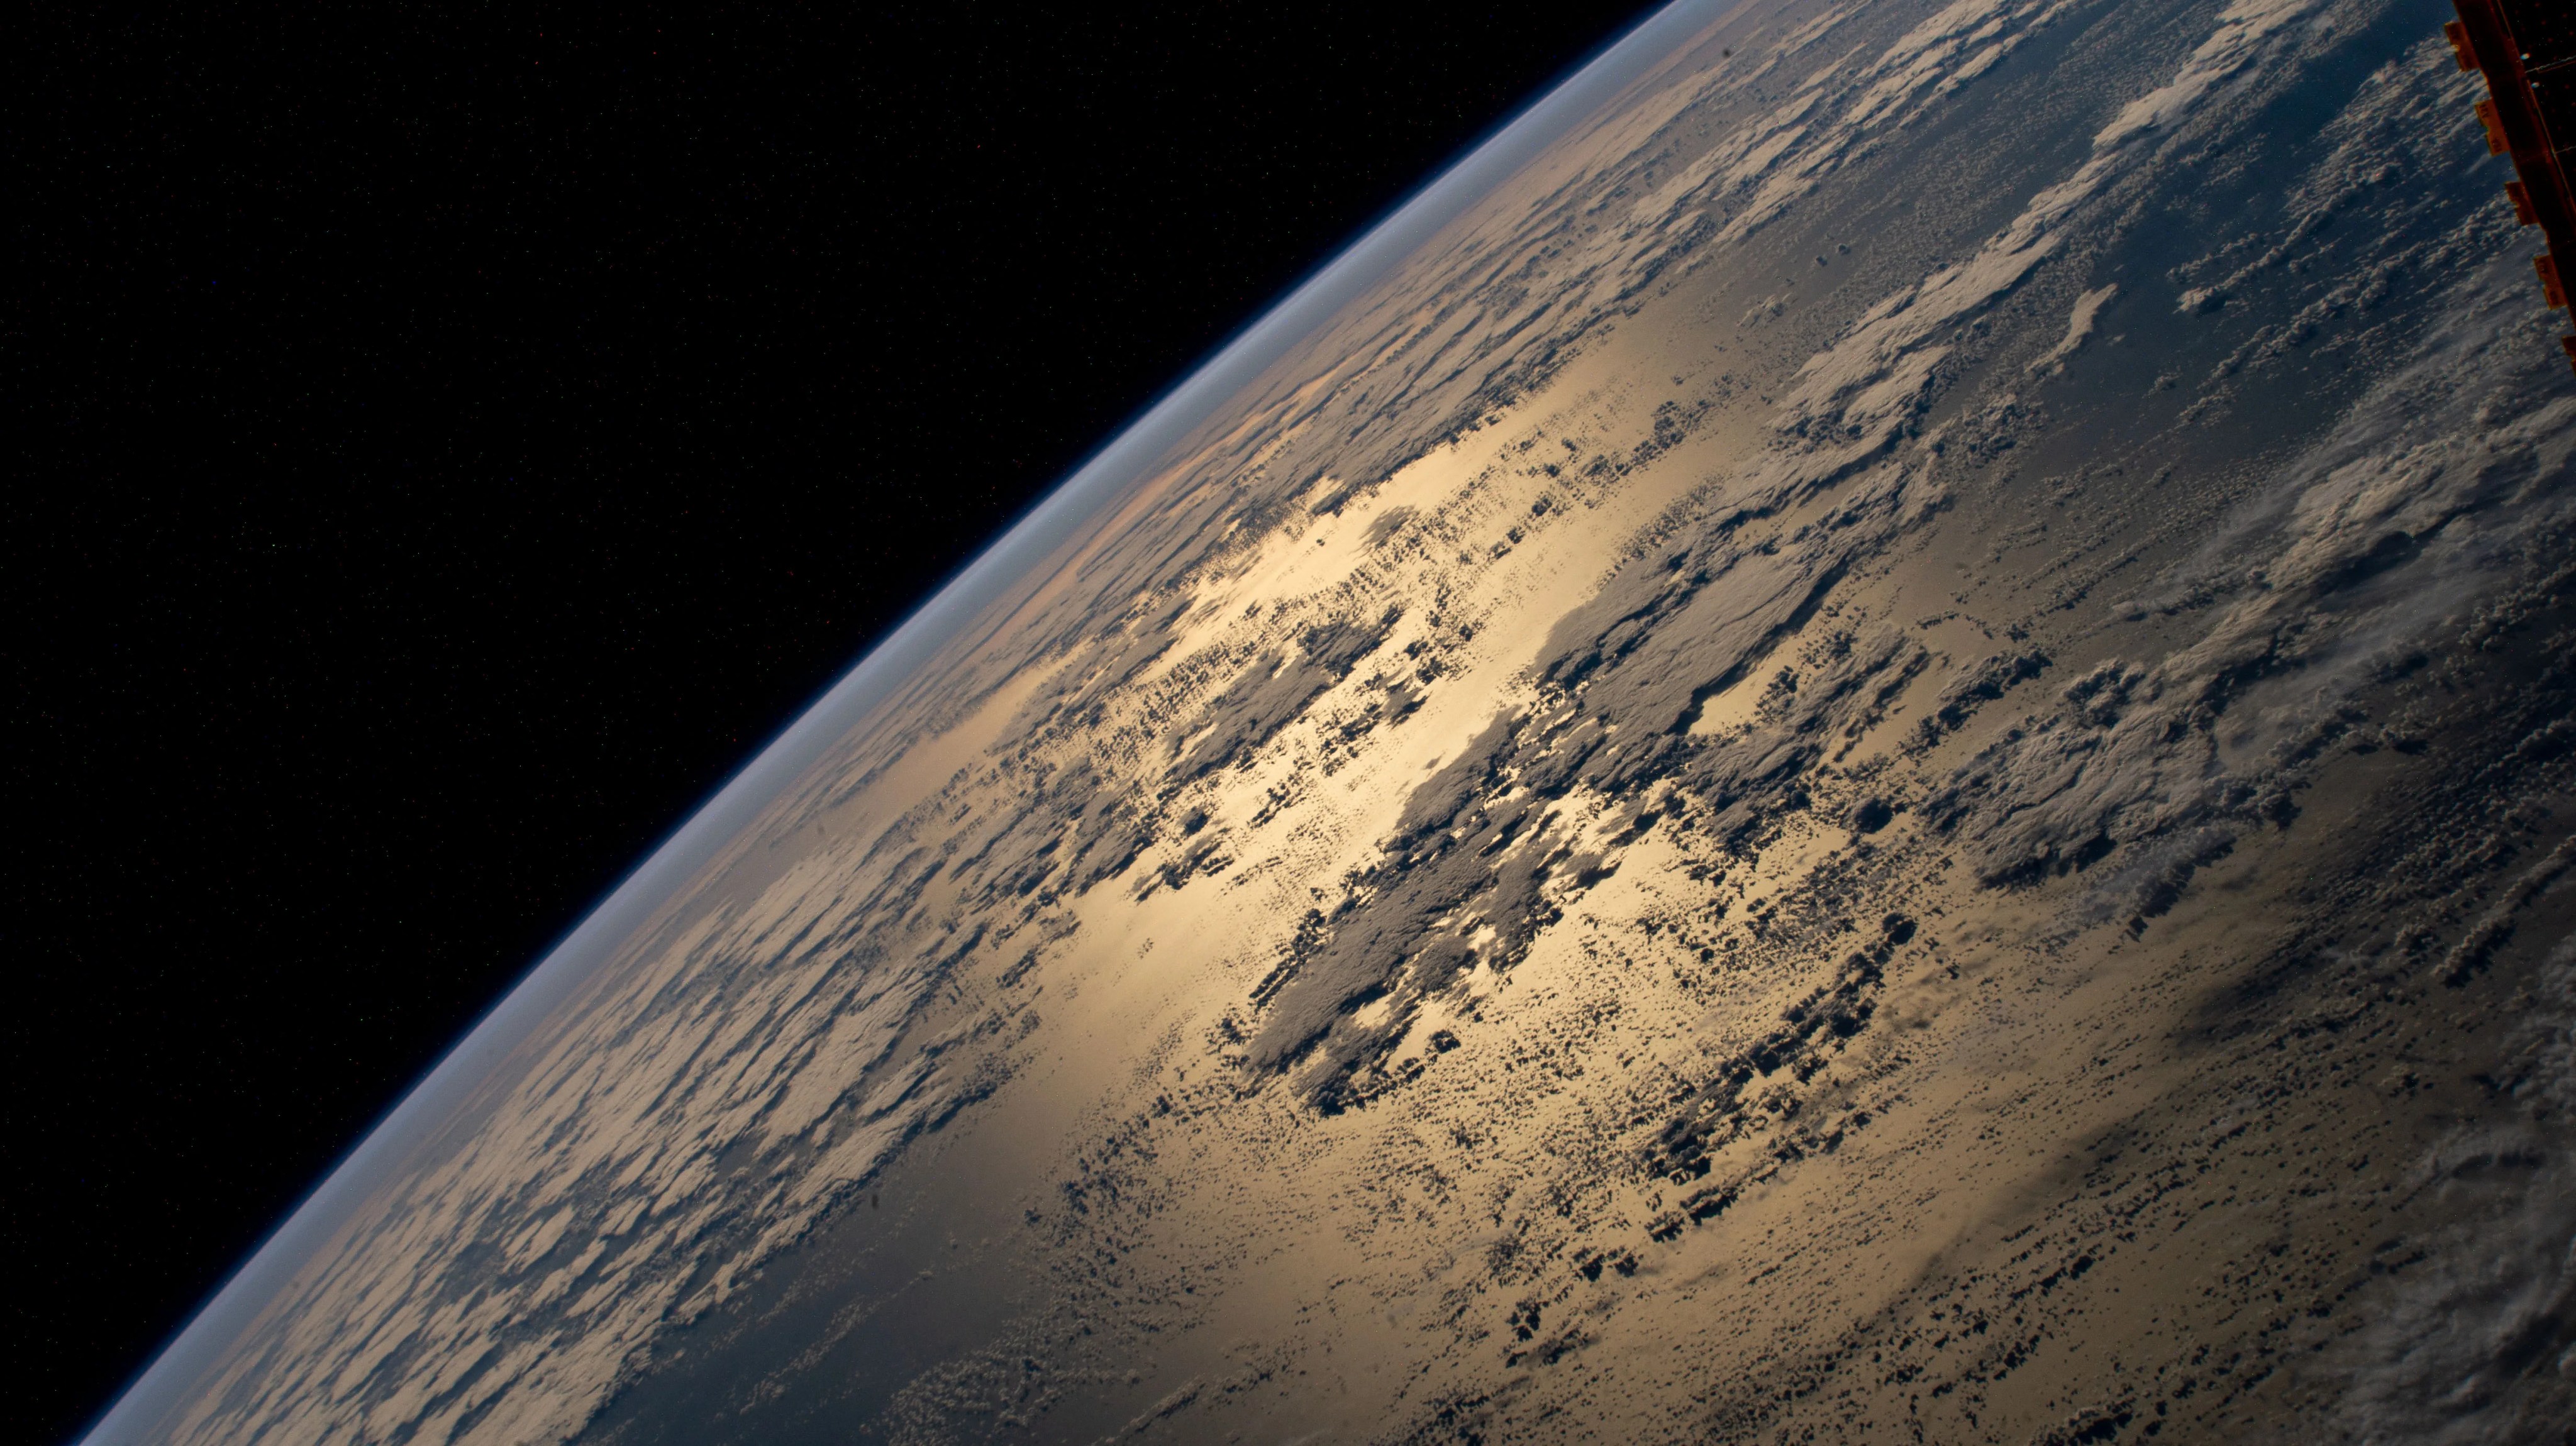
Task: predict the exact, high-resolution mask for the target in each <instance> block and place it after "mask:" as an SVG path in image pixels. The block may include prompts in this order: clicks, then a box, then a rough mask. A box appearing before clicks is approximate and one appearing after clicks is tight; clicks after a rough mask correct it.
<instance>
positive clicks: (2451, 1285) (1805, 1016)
mask: <svg viewBox="0 0 2576 1446" xmlns="http://www.w3.org/2000/svg"><path fill="white" fill-rule="evenodd" d="M2446 14H2447V7H2445V6H2443V5H2441V4H2440V3H2438V0H2232V3H2224V0H1957V3H1953V4H1946V5H1945V4H1937V3H1929V0H1845V3H1835V4H1819V3H1809V0H1787V3H1773V0H1754V3H1749V4H1744V5H1741V6H1737V5H1731V4H1720V3H1697V0H1685V3H1683V4H1681V5H1679V6H1677V7H1675V8H1673V9H1671V10H1668V11H1666V12H1663V13H1662V14H1660V15H1658V16H1657V17H1655V18H1654V19H1652V20H1651V21H1649V22H1648V23H1647V24H1646V26H1645V27H1644V28H1643V29H1641V30H1640V31H1638V32H1637V33H1636V34H1635V35H1633V36H1631V37H1630V38H1629V39H1628V40H1626V41H1624V42H1622V43H1621V44H1620V45H1619V46H1617V47H1615V48H1614V49H1612V50H1611V51H1609V52H1607V53H1606V54H1604V55H1603V56H1602V57H1601V58H1600V59H1598V60H1597V61H1596V62H1595V63H1594V64H1592V66H1591V67H1590V68H1589V69H1587V70H1585V71H1583V72H1581V73H1579V74H1578V75H1577V76H1575V77H1574V78H1573V79H1572V80H1570V81H1568V82H1567V84H1566V85H1565V87H1564V88H1563V89H1561V90H1560V91H1558V92H1556V93H1555V94H1553V95H1551V96H1549V97H1547V98H1546V99H1544V100H1543V101H1542V102H1541V103H1540V104H1539V105H1538V106H1537V107H1536V108H1535V109H1533V110H1532V111H1531V112H1530V113H1529V114H1528V115H1526V116H1525V117H1524V118H1522V119H1521V120H1520V121H1518V122H1516V123H1515V124H1514V125H1513V126H1512V127H1510V128H1509V129H1507V130H1506V131H1504V132H1503V133H1501V134H1499V135H1498V136H1497V137H1496V138H1495V139H1494V140H1493V141H1492V142H1491V143H1489V144H1488V145H1487V146H1486V147H1485V148H1484V149H1482V150H1480V151H1479V152H1477V153H1475V154H1474V155H1472V156H1471V157H1469V158H1468V159H1467V160H1466V161H1465V162H1463V163H1462V164H1461V166H1460V167H1459V168H1458V169H1457V170H1455V171H1453V172H1452V173H1450V174H1449V175H1448V176H1446V177H1445V178H1443V179H1441V180H1439V181H1438V182H1437V183H1435V184H1434V185H1432V186H1431V187H1429V188H1428V189H1427V190H1426V191H1424V192H1423V193H1422V194H1421V196H1420V197H1418V198H1417V199H1416V200H1415V201H1414V202H1413V203H1411V204H1410V205H1409V206H1408V207H1407V208H1406V209H1405V210H1403V211H1402V212H1400V213H1399V214H1397V215H1396V216H1395V217H1394V218H1392V219H1391V220H1390V221H1389V222H1388V223H1387V224H1386V225H1385V226H1384V227H1382V228H1380V229H1379V230H1378V231H1376V232H1374V233H1372V234H1371V235H1370V236H1368V237H1365V238H1363V239H1362V240H1361V241H1360V242H1359V243H1357V244H1356V245H1355V247H1354V249H1353V250H1352V251H1351V252H1350V253H1348V254H1347V255H1346V256H1345V257H1344V258H1343V259H1342V260H1341V261H1339V262H1336V263H1335V264H1334V265H1333V266H1332V267H1330V268H1328V269H1327V270H1326V271H1324V272H1322V273H1320V274H1319V275H1318V276H1317V277H1316V278H1314V280H1313V281H1312V282H1310V283H1309V284H1308V285H1307V286H1306V287H1305V289H1303V290H1302V291H1300V292H1298V293H1296V294H1295V295H1294V296H1292V297H1290V298H1289V299H1288V300H1287V301H1285V302H1284V303H1283V304H1282V306H1281V308H1280V309H1279V310H1278V311H1276V312H1274V313H1273V314H1272V315H1271V316H1269V317H1268V318H1267V319H1265V320H1263V321H1261V322H1260V323H1259V324H1257V325H1256V326H1255V327H1254V328H1253V329H1252V330H1250V331H1249V332H1247V333H1246V334H1245V335H1244V337H1243V338H1242V339H1241V340H1240V341H1239V342H1237V343H1236V344H1235V345H1234V346H1233V347H1232V349H1230V350H1229V351H1227V352H1226V353H1224V354H1223V355H1221V356H1220V357H1218V358H1217V359H1216V360H1214V361H1213V362H1212V363H1211V364H1210V366H1209V367H1208V369H1207V370H1205V371H1203V372H1201V373H1199V374H1197V375H1196V376H1194V377H1193V378H1190V379H1188V380H1187V381H1186V382H1185V383H1184V384H1183V385H1182V386H1181V387H1179V388H1178V389H1177V390H1176V391H1175V392H1174V393H1173V394H1172V395H1171V396H1170V397H1169V398H1168V399H1167V400H1166V401H1165V402H1164V403H1163V404H1162V405H1161V406H1160V408H1159V409H1158V410H1157V411H1156V412H1154V413H1153V414H1151V415H1150V416H1149V417H1147V418H1146V419H1145V420H1144V421H1143V422H1141V423H1140V424H1139V425H1138V427H1137V428H1136V429H1135V430H1134V431H1132V432H1130V433H1128V434H1126V435H1125V436H1124V437H1122V438H1120V439H1118V440H1116V441H1115V442H1113V443H1112V444H1111V445H1110V446H1109V447H1108V448H1107V449H1106V450H1104V452H1102V453H1101V454H1100V456H1099V457H1098V458H1097V459H1096V460H1095V461H1094V462H1093V463H1092V464H1090V465H1089V466H1088V467H1086V468H1085V469H1084V471H1082V472H1081V473H1079V474H1078V475H1077V476H1075V477H1074V478H1073V479H1071V480H1070V481H1069V482H1068V483H1067V484H1065V486H1064V488H1063V490H1061V491H1060V492H1059V493H1057V494H1056V495H1055V496H1054V497H1053V498H1052V499H1051V500H1050V501H1049V502H1047V503H1046V504H1045V505H1044V506H1042V507H1041V508H1040V509H1039V510H1038V511H1037V512H1036V513H1034V514H1033V515H1032V516H1031V517H1030V518H1029V519H1028V520H1027V521H1026V522H1025V523H1024V524H1023V525H1021V527H1020V528H1019V529H1018V530H1017V531H1015V532H1014V533H1012V534H1011V535H1010V536H1009V537H1007V538H1006V539H1004V540H1003V541H1002V542H1001V543H999V544H998V545H997V547H996V550H995V551H994V553H993V554H991V555H990V556H989V557H987V558H986V559H985V560H984V561H983V562H981V563H979V564H977V565H976V567H975V568H974V569H973V570H971V571H970V572H968V573H967V574H966V575H965V576H963V577H961V578H960V579H959V580H958V582H957V583H956V584H955V585H954V586H953V587H952V588H951V589H950V590H949V591H948V592H947V593H945V594H943V595H942V596H941V597H939V598H937V599H935V600H933V601H932V602H930V603H929V604H927V605H926V606H925V608H924V611H923V612H922V613H921V614H920V615H919V616H918V617H917V618H916V619H915V620H914V621H913V622H912V623H910V624H908V625H907V627H906V628H905V630H904V631H903V632H902V633H901V634H899V635H898V636H897V637H895V638H894V639H893V640H892V641H890V642H889V643H888V644H887V645H886V646H885V647H884V648H883V649H881V650H880V651H879V652H878V653H876V654H875V655H873V656H872V657H871V658H869V659H868V660H866V661H865V662H864V663H863V664H861V665H860V667H859V668H858V669H857V671H856V672H854V673H853V674H852V675H851V676H850V678H849V680H847V681H846V682H844V683H843V684H842V685H841V687H840V688H839V689H837V690H836V691H835V692H834V693H833V694H831V695H830V696H829V697H827V698H826V699H825V700H824V701H823V702H822V703H821V704H820V705H818V707H817V708H816V710H815V711H814V713H813V714H811V715H810V716H808V717H807V718H805V719H804V720H803V721H802V722H800V723H799V724H797V725H796V727H795V728H794V729H793V730H791V731H790V732H789V733H788V734H787V735H786V736H785V737H784V738H782V739H781V740H780V741H779V742H778V743H777V744H776V745H775V746H774V747H773V748H771V749H770V750H769V751H768V752H767V753H765V754H763V755H761V756H760V757H759V758H758V759H757V760H755V761H754V762H753V763H752V764H751V765H749V766H748V767H747V768H746V770H745V772H744V773H743V774H742V775H741V776H740V777H739V778H738V779H737V780H736V781H735V782H734V783H733V784H731V785H729V786H728V788H727V789H726V791H725V792H724V793H723V794H721V795H719V796H718V797H717V798H716V799H715V800H714V801H712V802H711V803H710V804H709V805H708V807H707V809H706V811H705V812H704V813H703V814H702V815H700V816H699V818H698V819H697V820H696V821H695V822H694V823H692V824H691V825H690V826H689V827H688V828H687V829H685V830H683V831H682V833H681V834H680V835H678V836H677V837H675V838H674V839H673V840H672V841H671V842H670V844H669V845H668V846H667V847H666V848H665V849H664V850H663V851H662V852H661V853H660V854H658V855H656V856H655V857H654V859H653V860H652V861H651V862H650V863H648V864H647V865H646V866H645V867H644V868H643V869H642V870H640V871H639V872H638V874H637V875H636V876H635V877H634V878H633V879H632V880H630V881H629V882H628V883H627V884H626V885H625V886H624V888H622V889H621V890H620V891H619V893H618V894H617V895H615V896H614V897H613V898H611V899H610V900H609V901H608V902H607V903H605V904H604V905H603V906H602V908H601V910H600V912H599V913H598V914H597V915H596V916H594V917H593V918H592V919H591V920H590V921H589V922H588V923H587V924H585V925H584V926H583V927H582V929H581V930H580V931H579V932H577V933H576V934H575V935H573V936H572V937H571V938H570V939H569V940H568V941H567V942H566V943H565V944H564V945H563V946H562V948H561V949H559V950H558V951H557V952H556V953H555V954H554V955H553V956H551V957H550V958H549V959H548V960H547V961H545V962H544V963H543V964H542V965H541V967H540V968H539V969H538V970H537V971H536V972H535V973H534V974H533V975H532V976H531V977H530V979H529V980H528V981H527V982H526V983H525V984H524V985H523V986H522V987H521V988H520V989H519V990H518V992H517V993H515V994H514V995H512V996H511V997H510V998H509V1000H507V1001H506V1002H505V1003H503V1004H502V1005H501V1006H500V1007H499V1008H498V1009H497V1010H496V1011H495V1013H494V1014H493V1015H492V1016H491V1017H490V1018H489V1019H488V1020H487V1021H485V1022H484V1023H483V1024H482V1025H481V1026H480V1027H478V1029H477V1030H476V1031H475V1033H474V1034H472V1035H471V1036H470V1037H469V1038H468V1039H467V1040H465V1041H464V1043H463V1044H461V1045H460V1046H459V1048H458V1050H457V1052H456V1053H455V1054H454V1055H453V1056H452V1057H451V1058H450V1059H449V1060H448V1061H447V1062H446V1063H445V1064H444V1065H442V1066H441V1067H440V1069H439V1071H438V1072H437V1073H436V1074H434V1075H433V1076H432V1077H431V1078H430V1079H429V1080H428V1081H426V1082H425V1083H424V1084H423V1085H422V1086H421V1087H420V1089H419V1090H418V1092H417V1093H415V1094H414V1095H413V1096H412V1097H411V1098H410V1099H409V1100H408V1101H407V1102H406V1103H405V1104H404V1106H403V1107H402V1108H401V1110H399V1111H398V1112H397V1113H396V1114H395V1115H394V1116H393V1117H391V1118H390V1119H389V1120H388V1121H387V1122H386V1124H385V1125H384V1126H383V1127H382V1128H381V1129H380V1130H379V1131H378V1132H377V1133H376V1134H375V1135H374V1136H373V1137H372V1138H371V1139H370V1140H369V1141H368V1142H367V1143H366V1144H365V1145H364V1146H363V1147H362V1148H361V1149H359V1150H358V1151H357V1152H356V1154H354V1155H353V1156H352V1157H351V1158H350V1160H349V1161H348V1162H346V1163H345V1164H344V1166H343V1167H342V1168H340V1169H339V1171H338V1172H337V1173H336V1174H334V1175H333V1176H332V1177H331V1178H330V1179H329V1180H328V1181H327V1182H326V1183H325V1184H324V1185H323V1186H322V1187H321V1188H320V1189H319V1190H318V1191H317V1192H316V1194H315V1195H314V1196H313V1197H312V1199H311V1200H310V1201H308V1202H307V1204H306V1205H305V1206H304V1207H303V1208H302V1209H301V1210H300V1211H299V1212H298V1213H297V1214H296V1215H295V1216H294V1217H293V1218H292V1219H291V1220H289V1221H288V1222H286V1223H285V1224H284V1225H282V1226H281V1228H280V1230H279V1232H278V1233H277V1235H276V1236H275V1237H274V1238H273V1239H272V1240H271V1241H270V1242H269V1244H268V1245H267V1246H266V1247H264V1248H263V1250H262V1251H261V1252H260V1253H259V1255H257V1256H256V1257H255V1258H254V1259H253V1260H252V1261H251V1262H249V1264H247V1265H246V1266H245V1267H244V1268H243V1270H242V1272H241V1273H240V1274H239V1275H238V1276H237V1277H236V1278H235V1279H234V1281H233V1282H232V1284H231V1285H229V1286H228V1287H227V1288H226V1290H225V1291H224V1293H223V1294H222V1295H220V1296H218V1297H217V1298H216V1299H215V1300H214V1301H213V1302H212V1303H210V1304H209V1306H208V1307H207V1308H206V1310H205V1311H204V1313H203V1314H201V1315H200V1317H199V1318H198V1319H197V1320H196V1322H195V1323H194V1324H193V1325H192V1326H191V1327H190V1329H189V1330H188V1332H187V1333H185V1334H184V1335H183V1336H182V1337H181V1338H180V1339H179V1340H178V1341H177V1342H176V1343H175V1344H174V1345H173V1346H172V1347H171V1349H170V1350H169V1351H168V1353H167V1354H165V1355H164V1356H163V1357H162V1358H161V1359H160V1361H159V1362H158V1363H157V1364H156V1365H155V1366H154V1367H153V1368H152V1369H151V1371H150V1372H149V1373H148V1374H147V1375H146V1376H145V1377H143V1378H142V1379H141V1381H140V1382H139V1383H138V1384H137V1386H136V1387H135V1388H134V1389H133V1390H132V1391H131V1392H130V1393H129V1394H128V1395H127V1396H126V1397H125V1398H124V1399H123V1400H122V1401H121V1402H120V1403H119V1404H118V1405H117V1406H116V1407H115V1408H114V1409H113V1410H112V1411H111V1413H110V1414H109V1415H108V1416H107V1417H106V1418H105V1419H104V1420H103V1422H102V1423H101V1424H100V1425H99V1427H98V1428H97V1429H96V1431H95V1433H94V1434H93V1436H92V1438H91V1439H93V1440H96V1441H99V1442H141V1441H155V1442H163V1441H166V1442H184V1443H197V1442H246V1441H253V1440H259V1441H277V1442H307V1441H311V1442H320V1441H335V1442H367V1443H409V1442H422V1443H427V1442H477V1443H484V1442H489V1443H521V1442H555V1441H580V1442H600V1443H635V1446H645V1443H692V1446H695V1443H712V1442H762V1443H801V1442H822V1441H831V1442H843V1443H846V1442H868V1441H888V1442H1091V1441H1102V1440H1108V1439H1112V1438H1115V1439H1120V1440H1130V1439H1132V1440H1136V1441H1140V1442H1153V1441H1233V1440H1243V1441H1273V1442H1284V1441H1301V1442H1302V1441H1323V1440H1332V1441H1386V1442H1398V1441H1405V1442H1432V1441H1494V1442H1500V1441H1574V1440H1599V1441H1623V1442H1624V1441H1665V1440H1725V1441H1746V1442H1792V1441H1828V1442H1840V1441H1853V1442H1871V1441H1891V1442H1894V1441H1907V1442H1916V1441H1920V1442H1986V1441H1992V1442H2009V1443H2022V1442H2032V1443H2073V1442H2139V1441H2145V1440H2148V1439H2150V1438H2153V1439H2156V1440H2158V1441H2159V1442H2162V1443H2170V1442H2177V1441H2218V1440H2225V1441H2237V1440H2286V1441H2300V1442H2306V1441H2317V1442H2328V1441H2354V1442H2358V1441H2399V1440H2403V1441H2463V1442H2466V1441H2495V1442H2505V1441H2546V1442H2560V1441H2567V1440H2571V1439H2576V1436H2571V1434H2570V1427H2569V1426H2568V1423H2569V1422H2571V1421H2576V1348H2571V1343H2576V1254H2572V1253H2571V1250H2572V1249H2576V1115H2572V1114H2571V1109H2576V888H2571V887H2570V885H2571V883H2576V875H2571V868H2576V674H2571V672H2570V663H2571V660H2576V631H2571V630H2576V548H2572V547H2571V539H2576V469H2571V463H2570V452H2571V448H2576V379H2571V378H2570V377H2569V375H2568V373H2567V362H2566V358H2565V356H2564V355H2563V354H2562V353H2561V351H2560V349H2559V346H2558V343H2557V339H2556V328H2555V326H2554V325H2553V318H2552V317H2551V316H2550V315H2549V314H2548V313H2547V312H2546V311H2545V310H2544V309H2543V307H2542V304H2541V302H2540V298H2539V291H2538V287H2537V286H2536V284H2535V281H2534V277H2533V274H2532V256H2533V254H2534V251H2535V250H2536V245H2537V243H2536V240H2535V235H2534V233H2533V232H2531V231H2528V230H2525V229H2522V228H2520V227H2518V226H2517V225H2516V222H2515V218H2514V213H2513V210H2512V208H2511V207H2510V206H2509V205H2508V204H2507V202H2506V199H2505V195H2504V191H2503V183H2504V181H2505V180H2506V179H2507V177H2508V175H2509V170H2508V163H2507V161H2506V160H2505V159H2503V158H2500V157H2490V156H2488V155H2487V153H2486V148H2485V146H2484V144H2483V143H2482V136H2481V133H2480V128H2479V123H2478V121H2477V119H2476V117H2475V116H2474V114H2473V112H2472V102H2473V101H2474V99H2475V98H2476V97H2477V95H2478V94H2479V93H2480V92H2479V91H2478V89H2477V87H2478V79H2477V77H2476V76H2474V75H2463V74H2461V73H2460V72H2459V71H2458V70H2457V69H2456V68H2455V66H2454V63H2453V60H2452V57H2451V54H2450V51H2449V49H2448V47H2447V46H2446V45H2445V44H2444V42H2443V39H2442V36H2441V33H2440V24H2441V21H2442V20H2443V19H2444V18H2445V16H2446Z"/></svg>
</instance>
